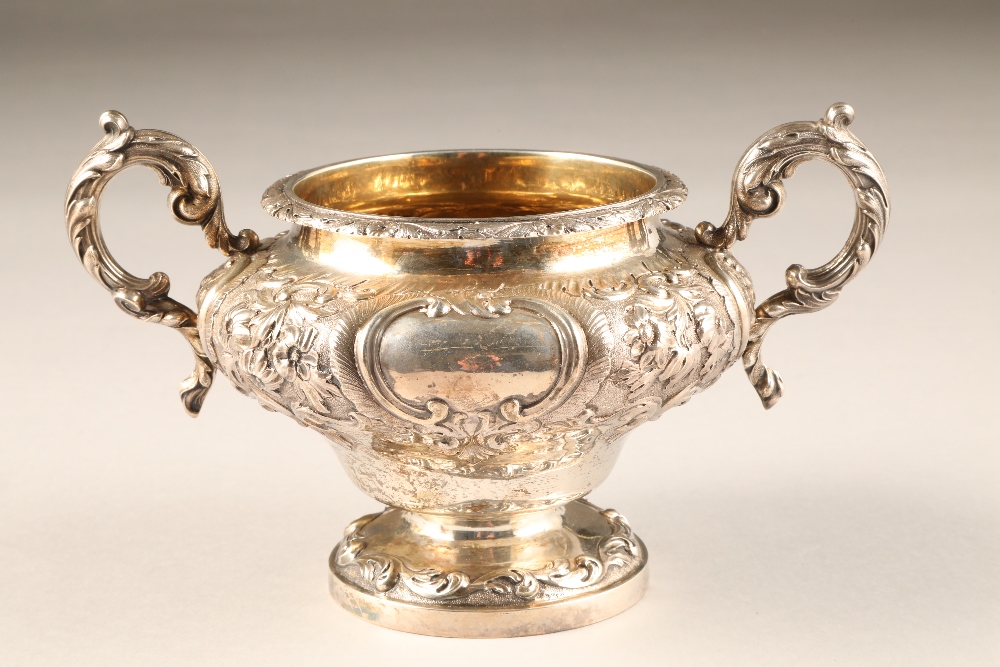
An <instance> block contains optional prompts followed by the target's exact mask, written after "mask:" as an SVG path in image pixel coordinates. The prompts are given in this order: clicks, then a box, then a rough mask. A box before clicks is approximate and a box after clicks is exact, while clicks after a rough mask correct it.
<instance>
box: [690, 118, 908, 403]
mask: <svg viewBox="0 0 1000 667" xmlns="http://www.w3.org/2000/svg"><path fill="white" fill-rule="evenodd" d="M853 120H854V109H852V108H851V107H850V105H847V104H834V105H833V106H831V107H830V108H829V109H828V110H827V112H826V115H825V116H824V117H823V118H821V119H820V120H819V121H818V122H815V123H811V122H800V123H787V124H785V125H779V126H778V127H776V128H774V129H773V130H771V131H770V132H767V133H766V134H764V135H763V136H762V137H760V138H759V139H758V140H757V141H756V142H755V143H754V145H753V146H751V147H750V148H749V149H748V150H747V152H746V153H744V155H743V159H742V160H740V163H739V166H737V167H736V173H735V174H734V176H733V196H732V203H731V204H730V208H729V216H728V217H727V218H726V222H725V224H723V225H722V227H720V228H716V227H715V226H714V225H712V224H710V223H708V222H703V223H701V224H699V225H698V227H697V230H696V231H697V235H698V240H699V241H701V242H702V243H703V244H705V245H708V246H712V247H715V248H728V247H730V246H731V245H733V243H734V242H735V241H736V240H737V239H738V240H741V241H742V240H743V239H745V238H746V236H747V231H748V230H749V228H750V223H751V222H753V220H754V219H756V218H763V217H767V216H769V215H773V214H775V213H777V212H778V209H779V208H781V204H782V202H783V201H784V199H785V190H784V188H783V187H782V184H781V179H783V178H787V177H789V176H791V175H792V173H793V171H794V170H795V167H797V166H798V165H799V164H801V163H802V162H805V161H806V160H811V159H819V160H826V161H827V162H831V163H833V164H834V165H836V166H837V167H839V168H840V170H841V172H843V174H844V175H845V176H846V177H847V180H848V181H850V183H851V186H852V187H853V188H854V198H855V201H856V203H857V213H856V215H855V217H854V228H853V229H852V230H851V235H850V237H849V238H848V239H847V243H846V244H844V247H843V248H841V250H840V252H839V253H838V254H837V256H836V257H834V258H833V259H832V260H830V261H829V262H827V263H826V264H824V265H823V266H820V267H818V268H815V269H807V268H805V267H803V266H802V265H800V264H793V265H792V266H790V267H788V270H787V271H785V283H786V284H787V285H788V287H787V289H784V290H782V291H781V292H778V293H777V294H775V295H774V296H772V297H770V298H768V299H766V300H765V301H764V302H763V303H761V304H760V305H759V306H758V307H757V310H756V313H755V321H754V324H753V326H752V327H751V328H750V337H749V341H748V343H747V348H746V350H745V351H744V353H743V367H744V369H745V370H746V372H747V375H748V376H749V378H750V381H751V382H752V383H753V386H754V388H755V389H756V390H757V394H758V395H759V396H760V399H761V401H762V402H763V404H764V407H765V408H770V407H771V406H773V405H774V404H775V403H777V402H778V399H779V398H781V389H782V381H781V376H780V375H778V373H777V372H776V371H774V370H772V369H770V368H768V367H767V366H765V365H764V363H763V362H762V361H761V359H760V346H761V343H762V341H763V339H764V335H765V334H766V333H767V331H768V329H770V328H771V325H772V324H774V323H775V322H776V321H778V320H780V319H781V318H782V317H785V316H787V315H794V314H796V313H811V312H813V311H816V310H820V309H822V308H826V307H827V306H829V305H830V304H831V303H833V302H834V301H835V300H836V298H837V297H838V296H839V295H840V290H841V289H843V287H844V285H846V284H847V283H848V282H850V281H851V279H852V278H854V277H855V276H856V275H857V274H858V273H859V272H860V271H861V269H863V268H864V267H865V265H866V264H868V261H869V260H870V259H871V257H872V255H874V254H875V251H876V250H877V249H878V245H879V242H880V241H881V240H882V235H883V234H884V233H885V226H886V223H887V222H888V220H889V195H888V193H887V190H886V183H885V174H883V173H882V168H881V167H880V166H879V164H878V162H876V161H875V158H874V157H873V156H872V154H871V153H870V152H869V151H868V149H867V148H865V146H864V144H862V143H861V142H860V141H858V138H857V137H855V136H854V134H852V133H851V131H850V130H848V129H847V126H848V125H849V124H850V123H851V121H853Z"/></svg>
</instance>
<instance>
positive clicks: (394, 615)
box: [330, 501, 647, 637]
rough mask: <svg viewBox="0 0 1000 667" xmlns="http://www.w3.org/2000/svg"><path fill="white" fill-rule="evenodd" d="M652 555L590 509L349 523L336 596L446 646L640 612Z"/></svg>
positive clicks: (613, 520)
mask: <svg viewBox="0 0 1000 667" xmlns="http://www.w3.org/2000/svg"><path fill="white" fill-rule="evenodd" d="M645 566H646V549H645V547H644V546H643V544H642V542H641V541H640V540H639V539H638V538H637V537H635V536H634V535H633V534H632V531H631V529H630V528H629V525H628V522H626V521H625V519H624V518H623V517H622V516H621V515H619V514H618V513H617V512H615V511H614V510H604V511H601V510H600V509H598V508H597V507H595V506H593V505H591V504H590V503H588V502H586V501H574V502H572V503H570V504H568V505H566V506H565V507H560V508H556V509H552V510H545V511H542V512H533V513H530V514H514V515H506V516H494V517H490V518H483V517H469V516H456V515H448V516H441V515H427V514H418V513H416V512H409V511H405V510H400V509H388V510H386V511H384V512H382V513H380V514H373V515H369V516H366V517H362V518H361V519H359V520H358V521H356V522H354V523H353V524H351V525H350V526H349V527H348V528H347V531H346V536H345V537H344V540H343V541H342V542H341V543H340V544H339V545H337V548H336V549H335V550H334V552H333V554H332V555H331V556H330V591H331V593H332V594H333V597H334V598H335V599H336V600H337V602H339V603H340V604H341V606H343V607H344V608H345V609H347V610H348V611H350V612H351V613H353V614H355V615H357V616H359V617H361V618H363V619H365V620H367V621H370V622H372V623H376V624H378V625H382V626H384V627H388V628H392V629H395V630H403V631H405V632H414V633H418V634H425V635H436V636H439V637H519V636H524V635H537V634H544V633H548V632H558V631H560V630H569V629H571V628H578V627H581V626H584V625H589V624H591V623H596V622H597V621H601V620H604V619H606V618H610V617H611V616H614V615H616V614H618V613H620V612H622V611H624V610H626V609H628V608H629V607H631V606H632V605H633V604H635V603H636V602H637V601H638V600H639V598H641V597H642V594H643V592H644V591H645V589H646V579H647V571H646V567H645Z"/></svg>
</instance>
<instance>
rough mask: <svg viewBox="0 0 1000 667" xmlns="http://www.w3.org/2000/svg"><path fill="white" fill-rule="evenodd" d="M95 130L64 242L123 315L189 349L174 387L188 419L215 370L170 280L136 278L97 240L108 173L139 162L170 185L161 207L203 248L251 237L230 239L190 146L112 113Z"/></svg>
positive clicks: (235, 246) (250, 245)
mask: <svg viewBox="0 0 1000 667" xmlns="http://www.w3.org/2000/svg"><path fill="white" fill-rule="evenodd" d="M101 125H102V127H103V128H104V132H105V135H104V138H103V139H102V140H101V141H100V143H98V144H97V146H95V147H94V150H92V151H91V152H90V154H89V155H88V156H87V157H86V158H85V159H84V161H83V162H82V163H81V164H80V167H79V168H78V169H77V170H76V173H75V174H73V179H72V180H71V181H70V183H69V188H68V190H67V192H66V225H67V230H68V232H69V239H70V242H71V243H72V244H73V247H74V248H75V249H76V253H77V255H79V257H80V261H81V262H83V265H84V267H85V268H86V269H87V271H89V272H90V275H92V276H94V278H96V279H97V280H98V281H99V282H100V283H101V284H102V285H104V286H105V287H106V288H107V289H108V291H110V292H111V293H112V294H113V295H114V299H115V303H117V304H118V306H119V307H121V309H122V310H124V311H125V312H126V313H128V314H129V315H131V316H133V317H137V318H139V319H140V320H144V321H147V322H159V323H160V324H165V325H166V326H168V327H172V328H174V329H177V330H178V331H179V332H180V333H181V334H182V335H183V336H184V337H185V338H186V339H187V341H188V343H190V344H191V347H192V349H193V350H194V356H195V368H194V372H193V373H192V374H191V377H189V378H188V379H186V380H185V381H184V382H182V383H181V400H182V401H183V402H184V407H185V408H186V409H187V411H188V413H189V414H190V415H191V416H197V415H198V412H199V411H200V410H201V406H202V403H203V402H204V400H205V393H206V392H207V391H208V388H209V387H210V386H211V385H212V376H213V374H214V372H215V368H214V367H213V365H212V362H211V361H209V359H208V357H207V356H206V354H205V349H204V347H203V346H202V342H201V338H199V336H198V329H197V319H198V318H197V316H196V315H195V313H194V311H192V310H191V309H190V308H188V307H187V306H185V305H183V304H181V303H178V302H177V301H174V300H173V299H171V298H170V297H169V296H167V292H168V291H169V289H170V279H169V278H167V276H166V274H164V273H160V272H157V273H154V274H153V275H151V276H150V277H149V278H146V279H142V278H138V277H136V276H133V275H132V274H131V273H129V272H128V271H126V270H125V269H123V268H122V267H121V266H120V265H119V264H118V262H116V261H115V260H114V258H113V257H112V256H111V253H110V252H108V248H107V246H106V245H105V244H104V237H103V236H102V235H101V227H100V223H99V222H98V219H97V210H98V202H99V201H100V198H101V193H102V192H103V191H104V188H105V186H107V184H108V182H109V181H110V180H111V179H112V178H113V177H114V176H115V174H118V173H119V172H121V171H122V170H123V169H125V168H126V167H130V166H132V165H135V164H143V165H146V166H148V167H151V168H152V169H153V170H154V171H156V172H157V173H158V174H159V175H160V182H161V183H163V184H164V185H167V186H169V187H170V196H169V199H168V201H169V203H170V210H171V211H172V212H173V214H174V217H176V218H177V220H179V221H180V222H182V223H184V224H186V225H200V226H201V228H202V229H203V230H204V232H205V236H206V237H207V239H208V245H209V246H211V247H213V248H218V249H219V250H221V251H222V253H223V254H225V255H231V254H233V253H234V252H252V251H253V250H254V249H256V247H257V242H258V240H257V235H256V234H255V233H254V232H252V231H250V230H248V229H244V230H243V231H241V232H240V233H239V236H233V235H232V234H230V233H229V229H228V228H227V227H226V222H225V219H224V218H223V215H222V200H221V199H220V198H219V180H218V178H216V176H215V170H214V169H212V165H211V164H209V162H208V160H206V159H205V157H204V156H202V155H201V153H199V152H198V150H197V149H195V147H194V146H192V145H191V144H189V143H187V142H186V141H184V140H183V139H181V138H179V137H176V136H174V135H172V134H168V133H166V132H160V131H158V130H136V129H134V128H132V127H131V126H130V125H129V124H128V121H127V120H125V116H123V115H122V114H120V113H118V112H117V111H106V112H105V113H103V114H102V115H101Z"/></svg>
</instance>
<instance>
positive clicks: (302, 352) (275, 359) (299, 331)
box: [271, 324, 319, 382]
mask: <svg viewBox="0 0 1000 667" xmlns="http://www.w3.org/2000/svg"><path fill="white" fill-rule="evenodd" d="M315 342H316V330H315V329H313V328H311V327H301V326H296V325H294V324H290V325H287V326H285V327H284V328H283V329H282V331H281V336H280V338H278V340H276V341H275V343H274V347H273V348H272V350H271V365H272V366H273V368H274V371H275V372H276V373H277V374H278V375H279V376H280V377H281V379H283V380H285V381H291V380H294V379H295V378H296V377H297V378H298V379H300V380H302V381H304V382H305V381H308V380H309V378H310V377H312V374H313V372H315V370H316V364H318V363H319V356H318V355H317V354H316V351H315V350H313V345H314V344H315Z"/></svg>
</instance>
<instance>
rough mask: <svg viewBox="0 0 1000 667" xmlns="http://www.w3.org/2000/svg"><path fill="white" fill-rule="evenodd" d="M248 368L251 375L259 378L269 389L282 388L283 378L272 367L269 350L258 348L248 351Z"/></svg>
mask: <svg viewBox="0 0 1000 667" xmlns="http://www.w3.org/2000/svg"><path fill="white" fill-rule="evenodd" d="M246 354H247V358H246V362H245V363H246V367H247V370H248V371H250V374H251V375H253V376H254V377H255V378H257V379H258V380H259V381H260V383H261V384H263V385H264V387H266V388H267V389H277V388H278V387H279V386H281V381H282V380H281V376H280V375H278V372H277V371H276V370H275V369H274V367H273V366H272V365H271V360H270V358H269V356H268V353H267V350H266V349H262V348H256V349H251V350H247V351H246Z"/></svg>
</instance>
